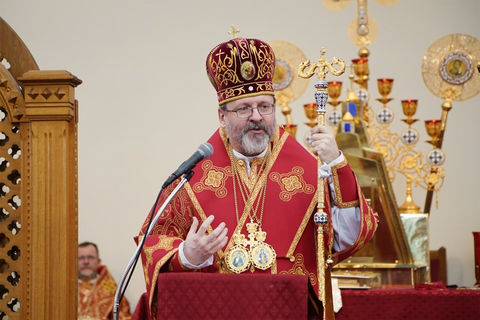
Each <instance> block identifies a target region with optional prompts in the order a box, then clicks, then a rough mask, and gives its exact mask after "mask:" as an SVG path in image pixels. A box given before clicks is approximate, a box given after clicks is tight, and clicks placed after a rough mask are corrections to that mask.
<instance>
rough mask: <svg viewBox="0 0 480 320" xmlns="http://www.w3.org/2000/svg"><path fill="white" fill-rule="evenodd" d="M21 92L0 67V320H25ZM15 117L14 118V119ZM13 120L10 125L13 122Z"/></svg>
mask: <svg viewBox="0 0 480 320" xmlns="http://www.w3.org/2000/svg"><path fill="white" fill-rule="evenodd" d="M21 110H24V100H23V98H22V94H21V91H20V88H19V87H18V86H17V85H16V82H15V80H14V79H13V78H12V77H11V75H10V74H9V73H8V71H7V70H6V69H5V68H4V67H3V65H1V66H0V320H6V319H10V320H13V319H24V317H23V312H22V311H23V306H24V305H26V304H25V302H26V301H24V298H25V295H23V294H24V292H26V291H28V289H27V286H28V281H25V279H27V278H28V276H27V275H26V274H25V272H24V265H25V262H26V260H25V259H24V258H25V257H27V256H28V253H27V252H28V251H29V249H28V245H27V242H26V241H25V236H26V235H25V232H24V227H25V224H26V220H25V214H24V210H23V208H24V199H22V198H23V194H22V190H23V183H24V181H23V180H22V176H23V175H24V172H23V168H24V166H23V160H24V144H23V142H22V135H25V134H26V133H24V128H25V127H24V126H22V124H21V123H20V122H19V121H18V120H19V119H20V118H21V117H22V116H21V114H24V112H23V111H21ZM15 115H16V117H15ZM12 120H13V121H12Z"/></svg>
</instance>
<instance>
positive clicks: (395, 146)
mask: <svg viewBox="0 0 480 320" xmlns="http://www.w3.org/2000/svg"><path fill="white" fill-rule="evenodd" d="M358 54H359V58H356V59H353V60H352V71H353V72H352V73H351V74H350V76H349V78H350V80H351V82H352V83H355V84H356V85H357V91H356V93H357V94H355V91H354V90H353V89H352V88H351V89H350V90H349V91H348V93H347V97H346V99H345V102H346V103H347V105H348V103H351V102H354V103H355V104H356V116H355V123H356V124H357V125H359V128H358V133H359V134H362V135H364V136H365V137H363V138H364V139H363V140H362V137H360V140H361V141H365V142H366V143H367V144H368V145H369V146H370V147H374V148H376V149H377V150H378V151H380V152H381V153H382V154H383V157H384V160H385V165H386V167H387V171H388V174H389V178H390V180H391V181H392V182H393V181H394V180H395V179H396V177H397V175H398V174H400V175H402V176H404V177H405V181H406V182H405V183H406V188H405V201H404V202H403V204H402V205H400V206H399V211H400V212H401V213H421V210H420V206H418V205H417V204H415V202H414V200H413V188H414V187H421V188H423V189H425V190H426V198H425V206H424V209H423V212H424V213H430V210H431V204H432V198H433V194H434V193H435V192H438V191H439V190H440V189H441V187H442V186H443V183H444V179H445V174H444V168H443V167H442V165H443V163H444V160H445V154H444V153H443V151H442V150H441V147H442V142H443V136H444V133H445V128H446V122H447V116H448V111H449V110H450V109H451V108H452V104H451V100H452V99H446V101H445V103H444V104H443V105H442V115H441V119H439V120H436V119H434V120H426V121H425V129H426V132H427V134H428V136H429V137H430V138H431V140H428V141H426V142H428V143H430V144H431V145H432V146H433V149H432V150H430V151H429V152H427V153H426V154H425V156H424V154H423V153H422V152H421V151H418V148H419V147H418V141H419V137H420V133H419V131H418V130H417V129H416V128H415V124H416V122H417V121H418V119H415V114H416V112H417V109H418V101H417V100H415V99H407V100H402V101H401V108H402V113H403V116H404V118H402V119H401V120H402V121H403V122H404V123H405V124H406V127H404V128H403V129H401V131H400V132H399V133H396V132H393V131H392V130H391V125H392V124H393V122H394V120H395V112H394V110H393V109H392V108H390V107H389V104H390V102H391V101H392V100H393V98H391V97H390V94H391V92H392V89H393V84H394V79H391V78H380V79H377V88H378V93H379V94H380V98H377V99H376V100H377V101H378V102H380V103H381V106H380V108H378V110H374V109H373V108H372V107H371V106H370V105H369V98H368V96H369V93H368V80H369V78H370V72H369V65H368V56H369V51H368V49H367V48H365V47H363V48H361V49H360V50H359V53H358ZM341 88H342V82H340V81H331V82H329V83H328V95H329V101H328V104H329V105H330V106H332V108H333V109H332V111H330V112H329V115H328V117H327V119H328V122H329V124H330V125H331V126H332V127H334V128H335V130H336V131H337V130H338V127H339V126H341V123H342V122H345V121H347V120H352V122H353V119H350V118H348V119H347V117H345V114H346V113H347V112H348V110H349V109H348V108H347V110H344V114H343V115H342V114H341V113H340V114H339V112H338V110H337V107H338V105H340V104H342V103H343V101H341V100H340V96H341V91H342V89H341ZM315 107H316V105H315V104H305V105H304V110H305V115H306V117H307V118H308V119H309V122H307V123H306V124H307V125H308V126H309V127H314V126H315V124H316V122H315V111H314V110H315ZM350 117H351V115H350ZM437 194H438V193H437Z"/></svg>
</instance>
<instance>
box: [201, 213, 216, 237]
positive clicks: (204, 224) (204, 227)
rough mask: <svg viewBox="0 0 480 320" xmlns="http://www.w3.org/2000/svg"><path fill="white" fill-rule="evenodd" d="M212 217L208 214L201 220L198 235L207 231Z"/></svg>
mask: <svg viewBox="0 0 480 320" xmlns="http://www.w3.org/2000/svg"><path fill="white" fill-rule="evenodd" d="M213 219H215V217H214V216H208V218H207V219H205V221H203V223H202V225H201V226H200V228H198V232H197V233H198V234H199V235H202V234H205V232H206V231H207V228H208V227H209V226H210V224H211V223H212V221H213Z"/></svg>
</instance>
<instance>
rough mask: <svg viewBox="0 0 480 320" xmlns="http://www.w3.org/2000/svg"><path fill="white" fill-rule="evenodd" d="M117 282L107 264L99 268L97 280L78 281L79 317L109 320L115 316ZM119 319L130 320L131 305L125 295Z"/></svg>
mask: <svg viewBox="0 0 480 320" xmlns="http://www.w3.org/2000/svg"><path fill="white" fill-rule="evenodd" d="M116 290H117V284H116V283H115V280H114V279H113V277H112V275H111V274H110V272H109V271H108V269H107V267H106V266H100V267H99V268H98V276H97V278H96V279H95V280H89V281H81V280H79V281H78V319H91V320H94V319H98V320H109V319H112V318H113V300H114V297H115V291H116ZM118 319H120V320H130V319H131V314H130V305H129V303H128V301H127V299H126V298H125V297H124V298H123V299H122V303H121V304H120V310H119V313H118Z"/></svg>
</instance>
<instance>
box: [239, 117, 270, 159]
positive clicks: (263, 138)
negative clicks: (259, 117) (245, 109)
mask: <svg viewBox="0 0 480 320" xmlns="http://www.w3.org/2000/svg"><path fill="white" fill-rule="evenodd" d="M274 128H275V126H273V127H272V128H268V127H267V126H266V125H265V124H264V123H255V122H249V123H248V125H247V126H246V127H245V128H244V129H243V130H242V132H241V134H240V138H241V143H242V147H243V149H244V150H245V155H246V156H255V155H257V154H260V153H262V152H263V151H264V150H265V149H266V148H267V146H268V143H269V142H270V139H271V138H272V136H273V131H274ZM251 129H262V130H263V131H264V134H256V135H253V136H252V135H249V134H248V131H249V130H251Z"/></svg>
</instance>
